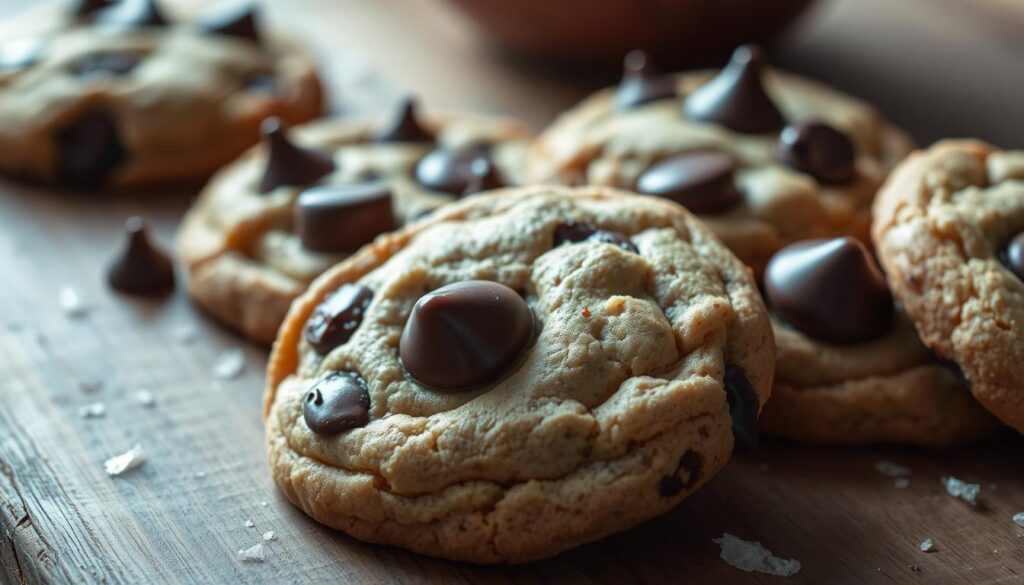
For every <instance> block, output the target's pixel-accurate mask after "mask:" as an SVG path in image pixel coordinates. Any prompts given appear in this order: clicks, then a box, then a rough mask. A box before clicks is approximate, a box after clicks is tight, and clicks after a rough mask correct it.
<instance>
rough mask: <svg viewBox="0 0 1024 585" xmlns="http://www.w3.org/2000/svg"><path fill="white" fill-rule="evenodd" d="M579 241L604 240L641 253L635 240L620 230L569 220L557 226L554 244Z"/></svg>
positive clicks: (606, 242)
mask: <svg viewBox="0 0 1024 585" xmlns="http://www.w3.org/2000/svg"><path fill="white" fill-rule="evenodd" d="M579 242H603V243H605V244H611V245H613V246H618V247H620V248H622V249H623V250H625V251H627V252H632V253H634V254H639V253H640V252H639V251H637V249H636V246H634V245H633V242H630V241H629V238H628V237H626V236H625V235H623V234H620V233H619V232H613V231H611V230H603V229H600V228H598V227H597V226H595V225H594V224H592V223H587V222H579V221H574V220H571V219H570V220H567V221H564V222H562V223H560V224H558V225H557V226H556V227H555V233H554V245H555V246H556V247H557V246H561V245H563V244H576V243H579Z"/></svg>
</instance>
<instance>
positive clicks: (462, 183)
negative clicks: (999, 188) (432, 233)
mask: <svg viewBox="0 0 1024 585" xmlns="http://www.w3.org/2000/svg"><path fill="white" fill-rule="evenodd" d="M489 156H490V155H489V154H488V152H487V149H486V148H485V147H481V146H479V145H474V146H472V147H469V148H461V149H453V148H438V149H436V150H433V151H431V152H429V153H427V155H426V156H424V157H423V158H422V159H420V162H419V163H417V164H416V170H415V172H414V175H415V177H416V182H418V183H419V184H420V185H423V186H424V187H426V188H427V189H430V190H432V191H441V192H442V193H448V194H450V195H462V194H468V193H467V191H468V189H469V187H470V185H471V183H473V182H474V181H477V182H478V181H479V180H478V179H477V178H476V177H475V173H474V170H473V164H474V163H476V161H478V160H483V161H484V162H486V163H487V164H488V166H491V160H490V158H489ZM478 170H479V167H478ZM485 179H486V177H485ZM487 180H491V179H487Z"/></svg>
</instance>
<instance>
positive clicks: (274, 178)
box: [260, 118, 334, 193]
mask: <svg viewBox="0 0 1024 585" xmlns="http://www.w3.org/2000/svg"><path fill="white" fill-rule="evenodd" d="M261 131H262V133H263V144H264V145H265V146H266V148H267V166H266V168H265V169H264V170H263V177H262V178H261V179H260V193H269V192H270V191H273V190H274V189H276V188H277V187H282V186H292V187H304V186H306V185H310V184H312V183H315V182H316V181H319V180H320V179H322V178H323V177H325V176H326V175H328V174H330V173H331V172H332V171H334V159H333V158H332V157H331V156H330V155H329V154H327V153H323V152H320V151H318V150H314V149H311V148H303V147H301V146H297V145H296V144H294V143H293V142H292V141H291V140H290V139H289V138H288V135H287V132H286V131H285V129H284V127H283V125H282V123H281V120H279V119H278V118H267V119H266V120H264V121H263V125H262V127H261Z"/></svg>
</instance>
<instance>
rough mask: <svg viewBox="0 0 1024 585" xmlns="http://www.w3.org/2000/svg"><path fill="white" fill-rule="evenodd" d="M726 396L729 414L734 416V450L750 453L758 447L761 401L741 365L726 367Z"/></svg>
mask: <svg viewBox="0 0 1024 585" xmlns="http://www.w3.org/2000/svg"><path fill="white" fill-rule="evenodd" d="M724 384H725V397H726V399H727V400H728V401H729V416H731V417H732V434H733V438H734V439H735V448H734V450H735V451H737V452H740V453H749V452H751V451H753V450H755V449H757V440H758V436H757V414H758V410H759V409H760V407H761V401H760V400H758V398H757V392H755V391H754V387H753V386H751V385H750V380H748V379H747V373H746V372H744V371H743V368H741V367H740V366H734V365H729V366H726V367H725V378H724Z"/></svg>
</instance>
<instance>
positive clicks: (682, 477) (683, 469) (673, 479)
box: [658, 449, 704, 498]
mask: <svg viewBox="0 0 1024 585" xmlns="http://www.w3.org/2000/svg"><path fill="white" fill-rule="evenodd" d="M703 470H704V460H703V459H702V458H701V456H700V453H697V452H696V451H694V450H693V449H687V450H686V452H684V453H683V454H682V455H681V456H680V457H679V463H678V464H676V471H675V473H673V474H672V475H666V476H664V477H662V478H661V483H660V485H659V487H658V491H659V492H660V493H661V497H663V498H673V497H675V496H678V495H679V494H680V493H682V491H683V490H689V489H691V488H693V486H695V485H697V482H698V481H700V478H701V476H702V473H703Z"/></svg>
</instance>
